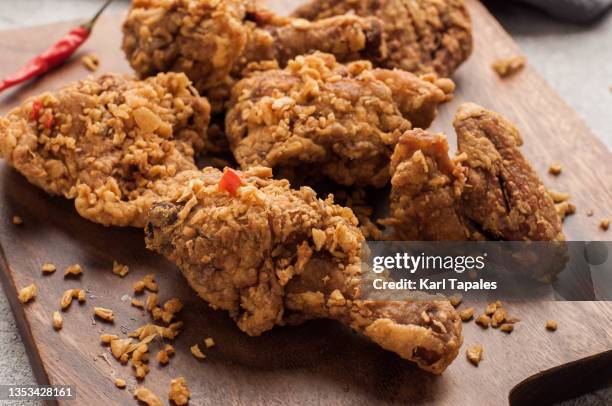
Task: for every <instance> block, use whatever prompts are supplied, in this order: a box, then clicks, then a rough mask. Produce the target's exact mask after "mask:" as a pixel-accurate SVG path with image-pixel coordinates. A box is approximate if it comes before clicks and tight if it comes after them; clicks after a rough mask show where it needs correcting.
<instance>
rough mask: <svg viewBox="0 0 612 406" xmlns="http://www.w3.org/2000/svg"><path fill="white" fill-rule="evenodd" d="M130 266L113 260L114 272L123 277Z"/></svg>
mask: <svg viewBox="0 0 612 406" xmlns="http://www.w3.org/2000/svg"><path fill="white" fill-rule="evenodd" d="M129 271H130V268H129V267H128V266H127V265H124V264H121V263H119V262H117V261H113V273H114V274H115V275H119V276H121V277H122V278H123V277H124V276H125V275H127V274H128V272H129Z"/></svg>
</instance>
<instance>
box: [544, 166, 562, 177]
mask: <svg viewBox="0 0 612 406" xmlns="http://www.w3.org/2000/svg"><path fill="white" fill-rule="evenodd" d="M562 170H563V168H562V167H561V165H560V164H552V165H550V166H549V167H548V173H550V174H551V175H555V176H557V175H560V174H561V171H562Z"/></svg>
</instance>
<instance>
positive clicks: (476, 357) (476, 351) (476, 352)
mask: <svg viewBox="0 0 612 406" xmlns="http://www.w3.org/2000/svg"><path fill="white" fill-rule="evenodd" d="M482 353H483V349H482V345H480V344H474V345H473V346H471V347H470V348H468V349H467V351H466V352H465V355H466V356H467V359H468V360H469V361H470V362H471V363H472V364H474V365H475V366H478V364H480V361H481V360H482Z"/></svg>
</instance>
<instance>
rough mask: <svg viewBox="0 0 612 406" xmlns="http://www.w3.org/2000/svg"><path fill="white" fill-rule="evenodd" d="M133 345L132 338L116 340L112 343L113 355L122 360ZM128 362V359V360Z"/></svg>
mask: <svg viewBox="0 0 612 406" xmlns="http://www.w3.org/2000/svg"><path fill="white" fill-rule="evenodd" d="M131 344H132V339H131V338H123V339H114V340H111V342H110V347H111V354H113V357H115V358H116V359H121V357H122V356H123V355H125V353H126V351H127V350H128V348H129V347H130V345H131ZM126 360H127V359H126Z"/></svg>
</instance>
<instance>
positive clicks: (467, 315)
mask: <svg viewBox="0 0 612 406" xmlns="http://www.w3.org/2000/svg"><path fill="white" fill-rule="evenodd" d="M459 317H461V321H470V320H471V319H472V317H474V308H473V307H468V308H467V309H463V310H461V311H460V312H459Z"/></svg>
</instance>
